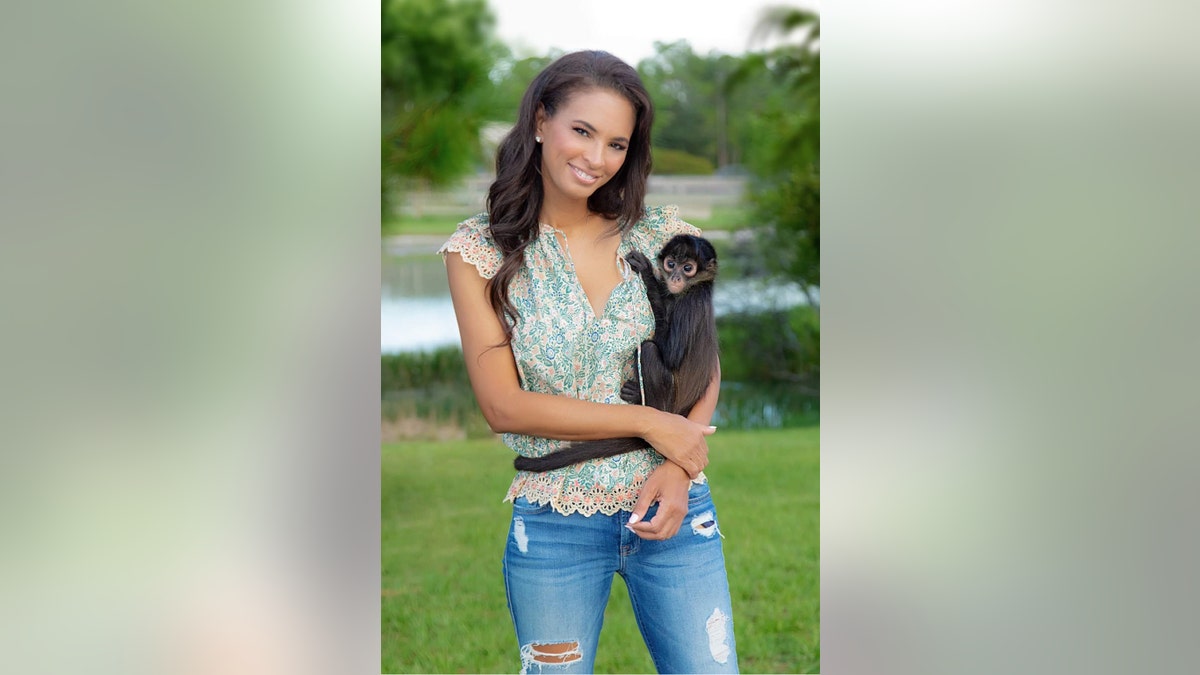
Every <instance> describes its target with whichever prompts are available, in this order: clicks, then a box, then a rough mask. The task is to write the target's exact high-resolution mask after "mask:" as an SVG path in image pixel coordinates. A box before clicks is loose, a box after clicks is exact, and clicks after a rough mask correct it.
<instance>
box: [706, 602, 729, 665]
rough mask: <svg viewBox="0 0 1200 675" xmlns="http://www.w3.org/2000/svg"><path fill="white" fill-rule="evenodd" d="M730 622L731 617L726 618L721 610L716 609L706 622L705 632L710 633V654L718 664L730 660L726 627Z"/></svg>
mask: <svg viewBox="0 0 1200 675" xmlns="http://www.w3.org/2000/svg"><path fill="white" fill-rule="evenodd" d="M728 622H729V617H727V616H725V614H724V612H722V611H721V610H720V608H718V609H714V610H713V613H712V614H710V615H708V621H705V622H704V629H705V632H707V633H708V652H709V653H710V654H712V657H713V660H714V661H716V662H717V663H725V662H726V661H728V660H729V651H730V650H729V643H727V642H726V641H725V627H726V624H727V623H728Z"/></svg>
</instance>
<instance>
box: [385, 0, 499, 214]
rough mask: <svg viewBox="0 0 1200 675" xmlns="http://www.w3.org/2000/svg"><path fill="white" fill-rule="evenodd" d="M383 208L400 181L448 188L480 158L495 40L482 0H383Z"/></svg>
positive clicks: (390, 205) (391, 205) (389, 207)
mask: <svg viewBox="0 0 1200 675" xmlns="http://www.w3.org/2000/svg"><path fill="white" fill-rule="evenodd" d="M382 12H383V15H382V26H381V28H382V30H381V33H382V35H381V53H380V61H381V66H382V68H381V70H382V73H381V83H382V108H383V109H382V121H383V124H382V126H383V129H382V132H383V133H382V148H381V153H382V157H381V169H382V171H381V173H382V186H381V191H382V209H383V210H382V213H383V216H384V218H387V217H388V216H389V215H391V214H392V213H393V211H394V209H395V207H396V203H395V202H396V199H397V197H396V195H397V194H398V191H399V190H400V188H401V180H400V179H401V178H403V177H411V178H417V179H421V180H424V181H427V182H428V183H429V184H431V185H443V184H445V183H447V182H449V181H451V180H453V179H455V178H458V177H460V176H462V175H463V174H464V173H466V172H468V171H470V170H471V169H472V168H473V167H474V166H476V165H477V164H479V163H480V160H481V158H480V142H479V130H480V127H481V126H482V125H483V123H484V122H485V121H486V117H487V115H486V111H487V108H488V106H489V105H490V95H491V93H492V82H491V80H490V79H489V78H488V74H489V72H490V70H491V68H492V63H493V62H494V61H495V60H496V59H497V57H499V56H502V55H503V54H504V53H506V52H507V50H506V49H505V48H504V47H503V46H502V45H500V44H499V43H498V42H497V41H496V40H495V38H494V37H493V34H492V30H493V23H494V19H493V17H492V14H491V12H490V11H489V10H488V7H487V3H486V1H485V0H382Z"/></svg>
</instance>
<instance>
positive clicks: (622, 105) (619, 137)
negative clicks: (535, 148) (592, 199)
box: [537, 89, 635, 200]
mask: <svg viewBox="0 0 1200 675" xmlns="http://www.w3.org/2000/svg"><path fill="white" fill-rule="evenodd" d="M634 122H635V115H634V110H633V105H631V104H630V103H629V101H628V100H626V99H625V97H623V96H621V95H620V94H617V93H615V92H613V91H610V90H608V89H585V90H582V91H579V92H576V93H575V94H573V95H571V96H570V97H569V98H568V99H567V100H566V102H565V103H564V104H563V105H561V106H559V108H558V110H556V111H555V112H554V115H553V116H552V117H551V116H547V115H546V113H545V111H544V110H543V111H539V113H538V124H537V133H538V135H539V136H541V137H542V185H543V187H544V188H545V195H546V197H547V198H548V199H553V200H557V199H560V198H565V199H568V200H577V199H587V198H588V197H589V196H591V194H592V193H593V192H595V191H596V190H597V189H599V188H600V186H601V185H604V184H605V183H607V182H608V181H609V180H611V179H612V177H613V176H615V175H616V174H617V172H618V171H620V170H621V166H622V165H624V164H625V156H626V154H627V153H628V149H629V141H630V139H631V138H632V136H633V126H634Z"/></svg>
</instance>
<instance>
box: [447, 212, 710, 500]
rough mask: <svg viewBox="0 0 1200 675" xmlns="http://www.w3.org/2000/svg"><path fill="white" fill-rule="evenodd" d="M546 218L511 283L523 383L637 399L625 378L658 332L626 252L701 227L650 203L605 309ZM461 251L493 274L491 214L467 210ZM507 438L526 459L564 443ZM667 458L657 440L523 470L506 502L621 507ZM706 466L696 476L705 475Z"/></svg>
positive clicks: (649, 249) (650, 253) (455, 245)
mask: <svg viewBox="0 0 1200 675" xmlns="http://www.w3.org/2000/svg"><path fill="white" fill-rule="evenodd" d="M555 232H556V230H555V229H554V228H552V227H551V226H549V225H546V224H542V225H541V226H540V231H539V233H538V237H537V238H536V239H535V240H534V241H533V242H532V243H531V244H530V245H529V247H528V248H526V249H525V264H524V267H523V268H522V269H520V270H518V271H517V274H516V275H515V276H514V277H513V280H512V283H511V284H510V286H509V298H510V299H511V301H512V303H513V306H514V307H516V308H517V310H518V312H519V314H520V316H519V317H518V320H517V322H516V324H515V325H514V326H513V337H512V352H513V356H514V357H515V359H516V363H517V372H518V374H519V376H520V380H521V387H522V388H523V389H525V390H527V391H533V392H540V393H546V394H557V395H560V396H571V397H574V398H578V399H583V400H587V401H595V402H599V403H611V404H618V405H628V404H627V403H625V402H624V401H623V400H621V397H620V391H621V385H622V384H624V383H625V381H626V380H628V379H629V378H630V377H631V376H632V374H633V369H634V353H635V349H636V347H637V346H638V345H639V344H641V342H642V340H645V339H648V338H649V337H650V336H651V335H652V333H653V331H654V314H653V312H652V311H651V309H650V303H649V301H648V300H647V299H646V287H645V285H644V284H643V283H642V279H641V277H640V276H639V275H637V274H634V273H632V271H631V270H630V269H629V266H628V263H626V262H625V260H624V258H625V255H626V254H627V253H629V252H630V251H632V250H635V249H636V250H638V251H641V252H642V253H644V254H645V255H646V257H647V258H649V259H651V260H654V259H655V257H656V256H657V255H658V251H659V249H661V248H662V247H663V245H664V244H666V242H667V240H669V239H670V238H671V237H673V236H675V235H677V234H694V235H698V234H700V230H699V229H697V228H696V227H694V226H692V225H689V224H688V223H685V222H683V221H682V220H680V219H679V210H678V208H677V207H674V206H667V207H648V208H647V209H646V211H645V214H644V215H643V217H642V218H641V219H640V220H638V221H637V223H635V224H634V225H633V227H631V228H630V229H629V231H627V232H626V233H625V234H623V235H622V237H621V242H620V243H619V245H618V246H617V259H616V260H614V261H613V264H614V265H617V266H618V267H619V268H620V270H621V273H622V277H623V279H622V281H621V282H620V283H618V284H617V286H616V287H615V288H614V289H613V291H612V294H611V295H610V296H609V297H608V300H607V302H606V304H605V305H604V311H603V312H602V313H601V315H600V316H596V314H595V312H594V310H593V309H592V306H591V304H590V303H589V302H588V298H587V295H586V294H585V293H584V291H583V287H582V286H581V285H580V283H579V280H578V279H577V278H576V276H575V266H574V263H573V262H572V260H571V254H570V250H569V246H564V245H563V243H562V242H563V240H560V239H559V238H558V237H557V236H555ZM449 252H455V253H458V254H460V255H461V256H462V258H463V260H465V261H467V262H468V263H470V264H471V265H474V266H475V268H476V269H477V270H479V274H480V276H482V277H484V278H485V279H491V278H492V277H493V276H495V274H496V271H497V270H498V269H499V267H500V261H501V258H502V256H501V254H500V251H499V250H498V249H497V248H496V244H495V242H494V241H493V240H492V237H491V234H490V232H489V230H488V216H487V214H486V213H483V214H480V215H477V216H474V217H472V218H468V219H467V220H465V221H463V222H461V223H459V225H458V228H457V229H456V230H455V232H454V234H453V235H452V236H451V237H450V239H449V241H447V242H446V243H445V244H444V245H443V246H442V247H441V249H439V250H438V253H441V254H442V256H443V259H444V257H445V255H446V253H449ZM503 441H504V444H505V445H507V446H508V447H510V448H512V449H513V450H515V451H516V452H517V453H518V454H520V455H524V456H526V457H540V456H542V455H545V454H548V453H550V452H553V451H555V450H557V449H558V448H559V447H560V445H561V444H562V441H559V440H556V439H550V438H541V437H538V436H528V435H524V434H511V433H506V434H503ZM663 461H665V460H664V459H663V458H662V456H661V455H659V454H658V453H657V452H655V451H654V450H651V449H649V448H646V449H643V450H636V451H634V452H630V453H626V454H624V455H618V456H616V457H608V458H605V459H594V460H589V461H587V462H582V463H579V464H575V465H572V466H567V467H563V468H561V469H556V470H554V471H547V472H545V473H533V472H527V471H518V472H517V475H516V477H515V478H514V479H513V482H512V485H511V486H510V487H509V490H508V494H507V496H506V497H505V501H512V500H514V499H516V498H517V497H522V496H523V497H525V498H526V499H527V500H529V501H530V502H532V503H533V504H536V505H539V506H541V505H545V504H550V505H551V507H552V508H553V509H554V510H555V511H557V512H559V513H562V514H564V515H569V514H571V513H581V514H583V515H585V516H589V515H592V514H594V513H596V512H600V513H603V514H605V515H613V514H614V513H616V512H617V511H620V510H630V509H632V508H633V506H634V504H636V503H637V499H638V493H639V491H640V490H641V487H642V483H644V482H645V480H646V479H647V478H648V477H649V476H650V473H651V472H652V471H653V470H654V469H655V468H656V467H658V466H659V465H660V464H662V463H663ZM703 480H704V479H703V474H701V477H700V478H697V479H696V481H697V482H700V481H703Z"/></svg>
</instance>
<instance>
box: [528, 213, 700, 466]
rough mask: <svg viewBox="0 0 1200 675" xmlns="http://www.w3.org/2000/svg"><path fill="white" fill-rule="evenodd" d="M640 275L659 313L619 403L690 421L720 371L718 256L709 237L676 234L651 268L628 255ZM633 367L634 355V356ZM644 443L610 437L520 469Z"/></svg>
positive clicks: (582, 443) (564, 449) (574, 460)
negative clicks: (639, 405)
mask: <svg viewBox="0 0 1200 675" xmlns="http://www.w3.org/2000/svg"><path fill="white" fill-rule="evenodd" d="M625 259H626V260H628V261H629V266H630V268H632V269H633V271H635V272H637V273H638V274H640V275H641V276H642V281H643V282H644V283H645V285H646V297H647V299H648V300H649V301H650V307H651V309H652V310H653V311H654V338H653V339H651V340H645V341H643V342H642V344H641V346H640V351H641V375H642V379H641V380H640V381H639V379H638V372H637V371H636V370H635V371H634V375H633V378H632V379H630V380H628V381H627V382H625V384H624V385H623V386H622V387H621V398H622V399H623V400H625V401H626V402H628V403H635V404H637V403H642V402H643V401H642V391H643V385H644V391H645V396H646V398H645V405H648V406H650V407H653V408H658V409H659V410H665V411H667V412H672V413H675V414H677V415H684V416H686V415H687V414H688V413H689V412H691V410H692V407H693V406H695V405H696V402H697V401H699V400H700V397H701V396H703V395H704V392H705V391H706V390H707V389H708V385H709V383H710V382H712V378H713V375H714V374H716V372H717V324H716V318H715V315H714V313H713V303H712V290H713V280H714V279H715V278H716V276H717V252H716V250H715V249H714V248H713V246H712V244H711V243H709V241H708V240H707V239H704V238H702V237H696V236H692V235H690V234H681V235H677V236H675V237H673V238H672V239H671V240H670V241H668V242H667V243H666V245H664V246H663V248H662V250H661V251H660V252H659V254H658V264H657V265H656V264H653V263H651V262H650V260H649V259H647V258H646V256H645V255H643V254H642V253H641V252H640V251H633V252H631V253H629V255H627V256H625ZM634 363H635V367H636V363H637V361H636V356H635V361H634ZM645 447H647V443H646V441H644V440H643V439H641V438H609V439H604V440H595V441H577V442H574V443H566V444H564V445H563V447H562V448H560V449H559V450H557V451H555V452H552V453H550V454H548V455H545V456H542V457H517V458H516V459H515V460H514V461H513V465H514V466H516V468H517V469H518V470H521V471H536V472H542V471H550V470H552V469H560V468H562V467H564V466H569V465H571V464H576V463H578V462H582V461H585V460H589V459H598V458H601V457H612V456H614V455H620V454H624V453H626V452H632V451H634V450H641V449H642V448H645Z"/></svg>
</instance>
